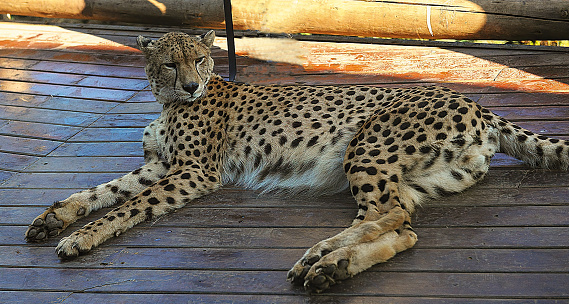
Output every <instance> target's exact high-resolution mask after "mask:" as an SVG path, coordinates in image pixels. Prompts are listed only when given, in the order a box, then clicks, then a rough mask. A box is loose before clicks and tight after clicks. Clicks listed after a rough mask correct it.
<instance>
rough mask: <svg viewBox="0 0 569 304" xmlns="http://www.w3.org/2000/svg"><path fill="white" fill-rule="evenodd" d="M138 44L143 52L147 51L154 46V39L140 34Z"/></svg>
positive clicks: (137, 39)
mask: <svg viewBox="0 0 569 304" xmlns="http://www.w3.org/2000/svg"><path fill="white" fill-rule="evenodd" d="M136 44H138V49H139V50H141V51H142V52H143V53H146V52H147V51H149V50H150V49H152V48H153V45H154V41H152V39H150V38H146V37H143V36H138V37H137V38H136Z"/></svg>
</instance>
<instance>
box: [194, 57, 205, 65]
mask: <svg viewBox="0 0 569 304" xmlns="http://www.w3.org/2000/svg"><path fill="white" fill-rule="evenodd" d="M204 59H205V57H203V56H202V57H200V58H198V59H196V64H200V63H202V62H203V61H204Z"/></svg>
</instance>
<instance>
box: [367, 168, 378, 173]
mask: <svg viewBox="0 0 569 304" xmlns="http://www.w3.org/2000/svg"><path fill="white" fill-rule="evenodd" d="M366 173H367V174H369V175H376V174H377V169H376V168H374V167H367V169H366Z"/></svg>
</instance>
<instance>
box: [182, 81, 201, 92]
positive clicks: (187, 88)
mask: <svg viewBox="0 0 569 304" xmlns="http://www.w3.org/2000/svg"><path fill="white" fill-rule="evenodd" d="M199 86H200V85H199V84H197V83H196V82H190V83H187V84H185V85H183V86H182V88H183V89H184V91H186V92H188V93H190V94H194V92H195V91H196V90H197V89H198V87H199Z"/></svg>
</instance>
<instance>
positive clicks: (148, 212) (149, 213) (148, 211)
mask: <svg viewBox="0 0 569 304" xmlns="http://www.w3.org/2000/svg"><path fill="white" fill-rule="evenodd" d="M144 213H145V214H146V220H147V221H149V220H151V219H152V216H153V211H152V207H148V208H146V209H144Z"/></svg>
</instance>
